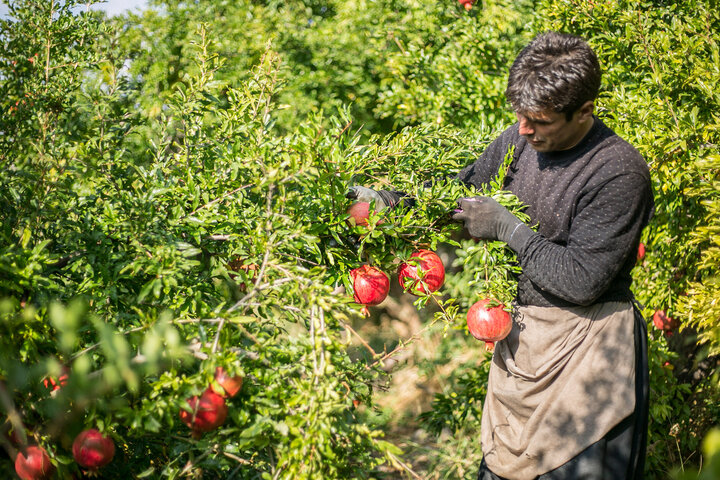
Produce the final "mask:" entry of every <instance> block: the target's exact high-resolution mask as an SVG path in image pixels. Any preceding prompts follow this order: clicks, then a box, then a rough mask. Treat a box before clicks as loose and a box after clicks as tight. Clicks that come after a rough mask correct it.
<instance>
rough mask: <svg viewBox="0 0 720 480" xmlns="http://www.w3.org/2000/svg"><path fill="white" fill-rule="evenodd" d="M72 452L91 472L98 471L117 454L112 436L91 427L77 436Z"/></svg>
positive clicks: (81, 464) (80, 463) (79, 463)
mask: <svg viewBox="0 0 720 480" xmlns="http://www.w3.org/2000/svg"><path fill="white" fill-rule="evenodd" d="M72 452H73V458H74V459H75V461H76V462H77V463H78V465H80V466H81V467H83V468H86V469H88V470H89V471H90V472H96V471H97V470H98V469H100V468H102V467H104V466H105V465H107V464H108V463H110V462H111V461H112V459H113V457H114V456H115V444H114V443H113V441H112V439H111V438H110V437H108V436H105V435H103V434H102V433H100V432H99V431H98V430H96V429H94V428H90V429H87V430H83V431H82V432H80V433H79V434H78V436H77V437H75V440H74V441H73V445H72Z"/></svg>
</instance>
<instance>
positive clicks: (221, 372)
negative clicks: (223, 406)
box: [210, 367, 243, 398]
mask: <svg viewBox="0 0 720 480" xmlns="http://www.w3.org/2000/svg"><path fill="white" fill-rule="evenodd" d="M216 384H217V385H219V386H220V387H222V389H220V388H217V386H216ZM242 384H243V377H242V375H235V376H234V377H231V376H230V375H228V373H227V372H226V371H225V369H224V368H223V367H217V368H216V369H215V382H213V383H212V384H211V385H210V388H212V390H213V392H215V393H217V394H218V395H220V396H221V397H224V398H232V397H234V396H235V395H237V394H238V392H239V391H240V389H241V388H242Z"/></svg>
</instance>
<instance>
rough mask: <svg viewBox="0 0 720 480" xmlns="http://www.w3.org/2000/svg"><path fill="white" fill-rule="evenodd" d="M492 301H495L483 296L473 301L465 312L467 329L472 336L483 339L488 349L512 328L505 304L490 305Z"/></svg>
mask: <svg viewBox="0 0 720 480" xmlns="http://www.w3.org/2000/svg"><path fill="white" fill-rule="evenodd" d="M492 303H496V302H491V300H490V299H488V298H483V299H481V300H478V301H477V302H475V303H474V304H473V305H472V306H471V307H470V309H469V310H468V313H467V326H468V330H469V331H470V333H471V334H472V336H473V337H475V338H477V339H478V340H482V341H484V342H485V347H486V348H487V349H488V350H490V351H492V350H493V349H494V348H495V342H497V341H498V340H502V339H503V338H505V337H507V336H508V334H509V333H510V330H512V320H511V319H510V314H509V313H508V312H507V311H505V306H504V305H503V304H498V305H496V306H490V305H492Z"/></svg>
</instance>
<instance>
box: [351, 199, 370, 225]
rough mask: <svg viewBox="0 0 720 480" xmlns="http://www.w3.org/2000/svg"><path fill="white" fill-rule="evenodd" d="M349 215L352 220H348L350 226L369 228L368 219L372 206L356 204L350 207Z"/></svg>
mask: <svg viewBox="0 0 720 480" xmlns="http://www.w3.org/2000/svg"><path fill="white" fill-rule="evenodd" d="M347 213H348V215H350V218H348V223H349V224H350V226H355V225H364V226H367V224H368V219H369V218H370V204H369V203H368V202H355V203H353V204H352V205H350V208H348V211H347Z"/></svg>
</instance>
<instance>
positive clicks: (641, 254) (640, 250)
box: [637, 242, 645, 262]
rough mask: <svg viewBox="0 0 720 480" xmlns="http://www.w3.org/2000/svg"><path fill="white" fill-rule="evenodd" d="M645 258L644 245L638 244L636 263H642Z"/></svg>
mask: <svg viewBox="0 0 720 480" xmlns="http://www.w3.org/2000/svg"><path fill="white" fill-rule="evenodd" d="M644 258H645V244H644V243H642V242H640V245H638V251H637V261H638V262H642V261H643V259H644Z"/></svg>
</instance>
